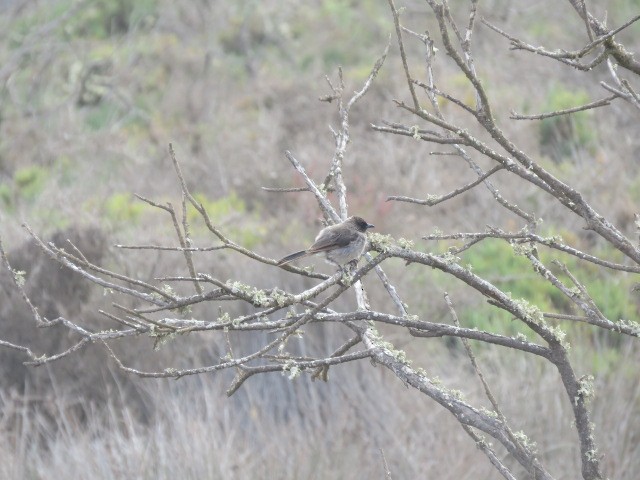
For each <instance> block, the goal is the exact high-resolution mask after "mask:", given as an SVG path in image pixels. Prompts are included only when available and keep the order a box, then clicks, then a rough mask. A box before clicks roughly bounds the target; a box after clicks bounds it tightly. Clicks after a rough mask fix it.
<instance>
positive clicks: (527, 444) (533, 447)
mask: <svg viewBox="0 0 640 480" xmlns="http://www.w3.org/2000/svg"><path fill="white" fill-rule="evenodd" d="M513 436H514V437H515V438H516V440H518V442H520V444H521V445H522V446H523V447H524V448H526V449H527V450H529V451H530V452H531V453H533V454H535V453H536V452H537V448H538V445H537V444H536V442H534V441H531V440H529V437H527V435H526V434H525V433H524V432H523V431H522V430H520V431H519V432H515V433H514V434H513Z"/></svg>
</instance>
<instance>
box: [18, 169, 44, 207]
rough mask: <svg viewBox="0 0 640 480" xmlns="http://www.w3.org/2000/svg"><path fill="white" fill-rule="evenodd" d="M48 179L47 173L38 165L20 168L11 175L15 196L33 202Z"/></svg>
mask: <svg viewBox="0 0 640 480" xmlns="http://www.w3.org/2000/svg"><path fill="white" fill-rule="evenodd" d="M48 178H49V171H48V170H47V169H46V168H45V167H40V166H38V165H33V166H30V167H24V168H21V169H19V170H16V171H15V173H14V174H13V182H14V184H15V187H16V192H17V194H18V195H19V196H20V197H22V198H26V199H27V200H33V199H35V198H36V197H37V196H38V195H39V194H40V193H42V190H43V189H44V187H45V184H46V183H47V180H48Z"/></svg>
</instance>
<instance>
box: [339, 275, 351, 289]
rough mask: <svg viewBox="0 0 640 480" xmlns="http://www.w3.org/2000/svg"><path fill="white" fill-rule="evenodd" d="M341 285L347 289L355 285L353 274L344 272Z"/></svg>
mask: <svg viewBox="0 0 640 480" xmlns="http://www.w3.org/2000/svg"><path fill="white" fill-rule="evenodd" d="M340 283H341V284H342V285H344V286H345V287H348V286H350V285H351V284H352V283H353V274H352V273H350V272H347V271H343V272H342V276H341V277H340Z"/></svg>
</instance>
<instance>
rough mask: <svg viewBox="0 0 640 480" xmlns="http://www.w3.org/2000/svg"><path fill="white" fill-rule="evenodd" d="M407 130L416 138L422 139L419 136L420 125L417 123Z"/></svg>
mask: <svg viewBox="0 0 640 480" xmlns="http://www.w3.org/2000/svg"><path fill="white" fill-rule="evenodd" d="M409 131H410V132H411V136H412V137H413V138H415V139H416V140H421V139H422V137H421V136H420V127H419V126H418V125H413V126H412V127H411V128H409Z"/></svg>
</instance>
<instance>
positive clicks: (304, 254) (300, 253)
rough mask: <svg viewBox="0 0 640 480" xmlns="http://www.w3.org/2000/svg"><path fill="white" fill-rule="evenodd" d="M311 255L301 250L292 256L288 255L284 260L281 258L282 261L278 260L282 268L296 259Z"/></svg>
mask: <svg viewBox="0 0 640 480" xmlns="http://www.w3.org/2000/svg"><path fill="white" fill-rule="evenodd" d="M307 255H309V252H307V251H306V250H300V251H299V252H296V253H292V254H291V255H287V256H286V257H284V258H281V259H280V260H278V264H277V265H278V266H279V267H280V266H282V265H285V264H287V263H289V262H291V261H293V260H295V259H296V258H300V257H305V256H307Z"/></svg>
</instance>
